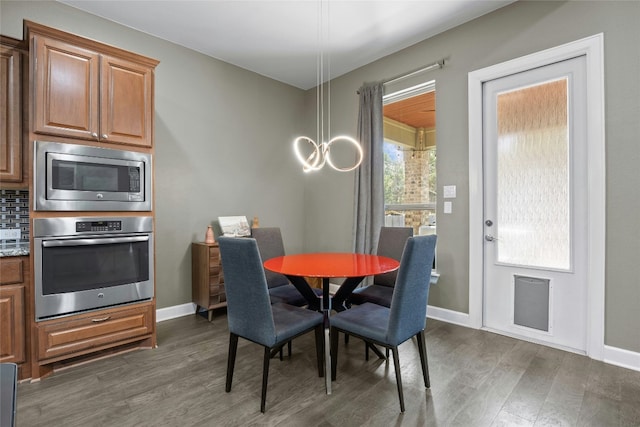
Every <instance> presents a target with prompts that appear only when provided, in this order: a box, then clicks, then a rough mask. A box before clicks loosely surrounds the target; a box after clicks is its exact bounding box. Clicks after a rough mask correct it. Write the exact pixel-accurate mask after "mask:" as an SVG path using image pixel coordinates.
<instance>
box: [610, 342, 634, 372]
mask: <svg viewBox="0 0 640 427" xmlns="http://www.w3.org/2000/svg"><path fill="white" fill-rule="evenodd" d="M603 361H604V362H605V363H609V364H611V365H616V366H620V367H623V368H627V369H633V370H634V371H640V353H636V352H634V351H629V350H624V349H622V348H618V347H611V346H608V345H605V346H604V360H603Z"/></svg>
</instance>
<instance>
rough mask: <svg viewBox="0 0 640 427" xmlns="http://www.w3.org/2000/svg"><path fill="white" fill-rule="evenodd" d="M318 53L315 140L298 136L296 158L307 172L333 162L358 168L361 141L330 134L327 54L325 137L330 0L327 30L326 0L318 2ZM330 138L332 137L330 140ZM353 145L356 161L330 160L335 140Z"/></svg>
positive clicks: (345, 170)
mask: <svg viewBox="0 0 640 427" xmlns="http://www.w3.org/2000/svg"><path fill="white" fill-rule="evenodd" d="M318 3H319V4H318V55H317V58H316V114H317V116H316V140H317V141H319V143H317V142H316V141H315V140H313V139H311V138H309V137H308V136H299V137H297V138H296V139H295V140H294V141H293V150H294V152H295V155H296V157H297V159H298V160H299V161H300V163H302V170H303V171H304V172H311V171H317V170H320V169H322V168H323V167H324V165H325V164H327V165H329V166H331V167H332V168H333V169H335V170H337V171H338V172H349V171H352V170H354V169H356V168H357V167H358V166H360V164H361V163H362V159H363V157H364V153H363V151H362V146H361V145H360V143H359V142H358V141H357V140H356V139H354V138H352V137H350V136H346V135H339V136H336V137H333V138H331V58H330V57H329V55H327V75H328V78H327V81H328V83H327V85H328V91H327V93H328V96H327V116H328V119H327V127H326V130H327V133H326V139H325V122H324V92H325V91H324V80H325V79H324V43H325V39H328V35H329V19H328V18H329V1H327V7H326V14H327V19H326V26H327V28H326V31H325V28H324V25H323V23H324V14H325V10H324V8H323V4H322V3H323V2H322V0H320V1H319V2H318ZM327 139H328V140H329V141H328V142H327ZM344 143H346V144H347V145H353V146H354V147H355V150H356V162H355V163H354V164H353V165H352V166H349V167H340V166H337V165H336V164H335V163H334V162H333V161H332V160H331V147H332V146H334V145H335V144H344Z"/></svg>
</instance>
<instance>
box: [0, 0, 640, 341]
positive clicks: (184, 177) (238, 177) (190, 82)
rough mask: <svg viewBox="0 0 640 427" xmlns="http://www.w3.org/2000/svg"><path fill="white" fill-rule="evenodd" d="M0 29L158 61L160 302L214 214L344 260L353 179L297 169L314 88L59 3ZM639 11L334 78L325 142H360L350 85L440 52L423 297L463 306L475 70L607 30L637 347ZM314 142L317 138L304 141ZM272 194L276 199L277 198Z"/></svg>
mask: <svg viewBox="0 0 640 427" xmlns="http://www.w3.org/2000/svg"><path fill="white" fill-rule="evenodd" d="M0 7H1V10H0V12H1V21H0V31H1V32H2V34H5V35H9V36H13V37H18V38H21V35H22V19H23V18H27V19H31V20H34V21H36V22H40V23H42V24H45V25H50V26H54V27H57V28H60V29H63V30H67V31H71V32H74V33H77V34H80V35H83V36H87V37H91V38H95V39H98V40H100V41H103V42H106V43H110V44H114V45H117V46H120V47H123V48H125V49H130V50H132V51H135V52H139V53H142V54H145V55H148V56H151V57H154V58H157V59H159V60H160V61H161V63H160V65H159V67H158V69H157V73H156V124H155V126H156V211H157V261H158V263H157V271H158V281H157V287H158V306H159V307H167V306H172V305H176V304H182V303H185V302H189V301H190V275H191V273H190V255H189V245H190V242H191V241H195V240H200V239H202V236H203V234H204V230H205V228H206V225H207V224H210V223H212V222H213V221H214V220H215V218H216V217H217V216H219V215H236V214H239V215H247V216H248V217H249V218H251V217H253V216H255V215H257V216H259V217H260V222H261V224H262V225H280V226H281V227H282V228H283V233H284V237H285V241H286V245H287V250H288V251H292V252H293V251H300V250H305V251H306V250H334V251H341V250H350V249H351V245H352V229H353V182H354V176H353V173H345V174H341V173H338V172H334V171H331V170H324V171H322V172H321V173H315V174H304V175H303V174H302V173H301V170H300V168H299V166H298V165H296V164H295V163H294V160H293V157H292V156H291V146H290V144H291V141H292V139H293V137H294V135H297V134H298V133H299V132H301V131H303V130H304V129H314V126H313V124H314V120H315V118H314V115H315V111H314V106H315V103H314V101H313V96H314V91H308V92H307V93H302V92H301V91H298V90H297V89H294V88H291V87H289V86H286V85H283V84H280V83H277V82H274V81H272V80H269V79H266V78H263V77H260V76H258V75H256V74H253V73H250V72H248V71H243V70H240V69H238V68H236V67H233V66H231V65H228V64H225V63H222V62H220V61H216V60H214V59H211V58H207V57H205V56H202V55H200V54H197V53H195V52H192V51H189V50H187V49H184V48H181V47H179V46H176V45H173V44H170V43H167V42H164V41H162V40H158V39H156V38H153V37H149V36H147V35H144V34H141V33H138V32H135V31H132V30H129V29H127V28H123V27H121V26H118V25H116V24H113V23H110V22H107V21H104V20H101V19H99V18H96V17H93V16H90V15H87V14H84V13H82V12H79V11H76V10H75V9H72V8H69V7H66V6H64V5H61V4H59V3H54V2H7V1H2V3H1V4H0ZM638 22H640V2H637V1H631V2H624V1H622V2H616V1H606V2H556V1H553V2H543V1H534V2H525V1H520V2H517V3H514V4H512V5H510V6H507V7H506V8H503V9H500V10H498V11H496V12H494V13H491V14H489V15H486V16H484V17H481V18H478V19H476V20H474V21H472V22H470V23H467V24H465V25H462V26H460V27H457V28H454V29H452V30H450V31H447V32H445V33H443V34H440V35H438V36H436V37H433V38H430V39H428V40H425V41H424V42H421V43H418V44H416V45H414V46H412V47H410V48H408V49H405V50H403V51H401V52H398V53H396V54H393V55H390V56H387V57H385V58H383V59H381V60H379V61H376V62H374V63H372V64H369V65H367V66H365V67H362V68H361V69H359V70H356V71H354V72H352V73H350V74H347V75H345V76H343V77H341V78H338V79H335V80H334V81H333V82H332V95H331V114H332V117H331V125H332V134H334V135H335V134H338V133H339V132H346V133H349V134H351V135H355V133H356V121H357V108H358V106H357V103H358V98H357V96H356V90H357V89H358V88H359V87H360V86H361V85H362V84H363V83H364V82H372V81H379V80H384V79H387V78H389V77H392V76H395V75H397V74H401V73H405V72H407V71H409V70H413V69H415V68H418V67H420V66H422V65H424V64H427V63H431V62H433V61H435V60H438V59H441V58H447V59H448V63H447V66H446V67H445V68H444V69H442V70H438V71H434V72H432V73H430V74H429V75H428V78H435V79H436V80H437V94H438V95H437V96H438V98H437V109H438V114H437V131H438V182H439V183H438V188H439V189H440V190H441V189H442V186H443V185H450V184H455V185H457V187H458V197H457V199H455V201H454V204H453V214H451V215H443V213H442V204H441V203H439V205H438V214H439V216H438V235H439V240H438V268H439V271H440V273H441V274H442V277H441V279H440V282H439V283H438V285H437V286H435V287H433V288H432V291H431V298H430V303H431V304H432V305H435V306H439V307H443V308H446V309H451V310H455V311H461V312H468V310H469V307H468V299H469V290H468V279H469V271H468V261H469V260H468V252H469V239H468V221H469V218H468V210H469V207H468V166H469V165H468V148H467V144H468V117H467V75H468V73H469V72H470V71H473V70H476V69H479V68H483V67H486V66H489V65H493V64H495V63H498V62H502V61H506V60H509V59H513V58H516V57H519V56H522V55H526V54H528V53H532V52H537V51H540V50H543V49H547V48H550V47H553V46H557V45H560V44H563V43H567V42H570V41H573V40H576V39H579V38H583V37H586V36H590V35H593V34H596V33H600V32H602V33H604V35H605V60H606V64H605V79H606V81H605V91H606V93H605V96H606V105H605V108H606V139H607V141H606V144H607V148H606V150H607V151H606V153H607V159H606V162H607V206H608V209H607V247H606V253H607V260H606V339H605V341H606V344H607V345H611V346H615V347H620V348H623V349H628V350H631V351H636V352H638V351H640V328H638V324H639V323H638V322H639V320H640V286H639V284H640V279H639V278H640V215H639V214H638V212H640V191H638V188H640V174H639V173H638V167H637V165H638V164H640V144H639V143H638V141H639V140H640V124H639V123H640V120H639V118H640V78H639V77H638V76H640V54H639V47H638V46H640V29H638V25H637V23H638ZM309 136H312V135H309ZM275 189H277V190H275Z"/></svg>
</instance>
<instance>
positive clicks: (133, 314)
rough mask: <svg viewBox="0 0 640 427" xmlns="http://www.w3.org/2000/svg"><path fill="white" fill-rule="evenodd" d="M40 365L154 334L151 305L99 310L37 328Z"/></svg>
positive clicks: (48, 322)
mask: <svg viewBox="0 0 640 427" xmlns="http://www.w3.org/2000/svg"><path fill="white" fill-rule="evenodd" d="M37 328H38V355H39V358H38V359H39V361H40V363H41V364H42V363H50V362H53V361H55V360H52V359H56V358H59V357H61V356H67V357H68V355H70V354H72V357H73V356H79V355H83V354H87V353H91V352H93V351H98V350H102V349H105V348H109V347H112V346H114V345H119V344H124V343H126V342H133V341H136V340H137V339H138V337H141V336H144V335H149V334H151V333H152V331H153V306H152V305H151V304H145V305H141V306H137V307H127V308H120V309H110V310H101V311H97V312H92V313H88V314H83V315H79V316H75V317H71V318H65V319H62V320H60V319H58V320H52V321H47V322H42V323H40V324H39V325H38V326H37Z"/></svg>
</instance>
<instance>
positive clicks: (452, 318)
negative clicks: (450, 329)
mask: <svg viewBox="0 0 640 427" xmlns="http://www.w3.org/2000/svg"><path fill="white" fill-rule="evenodd" d="M427 317H428V318H431V319H435V320H441V321H443V322H447V323H453V324H454V325H460V326H466V327H467V328H470V327H471V322H470V320H469V314H467V313H462V312H460V311H453V310H449V309H446V308H440V307H435V306H433V305H429V306H427Z"/></svg>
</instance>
